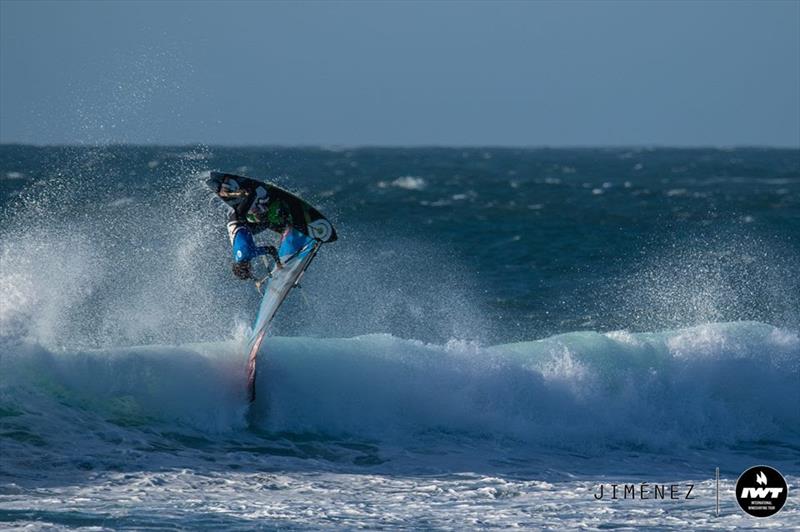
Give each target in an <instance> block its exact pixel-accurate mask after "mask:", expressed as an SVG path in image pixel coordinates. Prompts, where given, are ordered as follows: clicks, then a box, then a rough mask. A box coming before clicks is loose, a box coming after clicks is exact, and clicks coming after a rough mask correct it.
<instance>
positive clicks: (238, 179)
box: [206, 172, 337, 402]
mask: <svg viewBox="0 0 800 532" xmlns="http://www.w3.org/2000/svg"><path fill="white" fill-rule="evenodd" d="M206 184H207V185H208V186H209V187H210V188H211V190H213V191H214V193H215V194H216V195H217V197H219V198H220V199H221V200H222V201H224V202H225V203H226V204H227V205H228V206H229V207H231V208H234V209H235V208H236V206H237V204H238V202H240V201H242V200H243V197H244V196H245V195H248V194H257V195H258V197H259V198H263V201H262V203H263V205H260V206H259V207H260V209H259V210H258V212H253V213H248V226H249V228H250V230H251V232H252V233H253V234H256V233H259V232H261V231H263V230H265V229H270V230H272V231H276V232H278V233H281V234H282V238H281V244H280V247H279V249H278V256H279V259H280V264H277V265H276V266H275V267H274V268H273V269H272V271H271V272H270V275H269V276H268V277H267V279H265V280H264V281H263V282H262V283H260V285H261V288H263V290H262V294H263V297H262V299H261V304H260V306H259V308H258V314H256V318H255V321H254V322H253V327H252V331H251V334H250V338H249V340H248V343H247V395H248V398H249V400H250V402H253V401H254V400H255V397H256V367H257V359H258V351H259V349H260V348H261V344H262V343H263V341H264V337H265V336H266V335H267V332H268V331H269V326H270V324H271V323H272V320H273V318H274V317H275V313H276V312H278V309H279V308H280V306H281V304H282V303H283V302H284V300H285V299H286V297H287V296H288V295H289V292H290V291H291V290H292V288H294V287H295V286H298V284H299V281H300V278H301V277H302V276H303V273H304V272H305V271H306V269H307V268H308V266H309V264H311V261H312V260H313V259H314V256H315V255H316V254H317V252H318V251H319V248H320V246H321V245H322V244H323V243H328V242H333V241H334V240H336V238H337V235H336V230H335V229H334V228H333V224H331V223H330V221H328V219H327V218H325V216H323V215H322V213H320V212H319V211H318V210H317V209H315V208H314V207H312V206H311V205H309V204H308V203H307V202H305V201H304V200H303V199H301V198H299V197H297V196H296V195H294V194H292V193H291V192H288V191H286V190H284V189H282V188H280V187H278V186H276V185H274V184H272V183H266V182H263V181H258V180H256V179H252V178H249V177H244V176H239V175H235V174H227V173H222V172H211V177H210V178H209V179H208V181H207V182H206ZM237 191H239V192H237ZM251 214H252V216H253V217H254V218H253V219H252V220H251V219H250V216H251Z"/></svg>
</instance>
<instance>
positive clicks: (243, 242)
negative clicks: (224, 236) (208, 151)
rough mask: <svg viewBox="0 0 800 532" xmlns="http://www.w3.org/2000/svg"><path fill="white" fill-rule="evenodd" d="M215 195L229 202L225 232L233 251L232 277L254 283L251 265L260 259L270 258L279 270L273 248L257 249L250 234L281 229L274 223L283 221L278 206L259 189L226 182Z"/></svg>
mask: <svg viewBox="0 0 800 532" xmlns="http://www.w3.org/2000/svg"><path fill="white" fill-rule="evenodd" d="M218 194H219V196H220V197H221V198H229V199H231V200H232V201H230V202H229V203H230V204H231V209H230V212H229V213H228V225H227V228H228V238H229V239H230V242H231V247H232V250H233V274H234V275H235V276H236V277H238V278H239V279H243V280H247V279H253V273H252V270H251V267H250V261H251V260H253V259H254V258H256V257H260V256H262V255H269V256H270V257H272V259H273V260H274V261H275V264H276V265H278V266H280V260H279V259H278V251H277V250H276V249H275V246H257V245H256V243H255V240H254V239H253V233H256V232H259V231H260V230H261V229H263V228H265V227H266V228H274V227H275V226H276V225H278V226H279V225H281V224H280V223H275V222H280V221H281V220H285V215H284V213H283V212H282V208H281V202H279V201H275V202H270V201H269V195H268V194H267V190H266V189H265V188H264V187H262V186H256V187H240V186H239V183H237V182H236V181H235V180H225V181H224V182H223V183H222V184H221V185H220V188H219V191H218ZM270 222H272V223H270Z"/></svg>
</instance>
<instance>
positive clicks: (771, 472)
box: [736, 465, 789, 517]
mask: <svg viewBox="0 0 800 532" xmlns="http://www.w3.org/2000/svg"><path fill="white" fill-rule="evenodd" d="M788 492H789V486H788V485H787V484H786V479H785V478H783V475H781V474H780V472H778V470H777V469H774V468H772V467H769V466H765V465H760V466H754V467H751V468H750V469H748V470H747V471H745V472H744V473H742V475H741V476H740V477H739V480H738V481H737V482H736V502H738V503H739V506H740V507H741V508H742V510H744V511H745V512H747V513H748V514H749V515H752V516H753V517H769V516H771V515H774V514H776V513H778V512H779V511H780V509H781V508H783V505H784V504H786V498H787V496H788Z"/></svg>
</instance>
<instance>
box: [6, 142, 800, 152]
mask: <svg viewBox="0 0 800 532" xmlns="http://www.w3.org/2000/svg"><path fill="white" fill-rule="evenodd" d="M8 146H22V147H32V148H112V147H128V148H198V147H202V148H244V149H265V148H268V149H321V150H329V151H344V150H364V149H498V150H502V149H507V150H514V149H521V150H569V149H573V150H625V149H633V150H661V149H665V150H669V149H672V150H718V151H732V150H745V149H751V150H800V144H796V145H784V144H683V145H681V144H659V143H653V144H334V143H295V144H290V143H245V144H233V143H205V142H187V143H156V142H153V143H145V142H106V143H97V142H95V143H89V142H85V143H84V142H76V143H33V142H0V147H8Z"/></svg>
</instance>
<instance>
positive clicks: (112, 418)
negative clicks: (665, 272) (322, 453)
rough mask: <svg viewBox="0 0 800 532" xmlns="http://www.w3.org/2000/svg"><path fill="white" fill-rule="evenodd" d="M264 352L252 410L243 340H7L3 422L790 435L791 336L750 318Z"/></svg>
mask: <svg viewBox="0 0 800 532" xmlns="http://www.w3.org/2000/svg"><path fill="white" fill-rule="evenodd" d="M262 354H263V359H262V361H263V363H262V365H261V371H260V372H259V377H258V378H259V381H258V387H259V390H262V391H263V393H259V395H258V400H257V403H256V404H255V407H254V409H253V410H252V411H250V412H249V414H248V415H249V417H248V418H247V419H246V418H245V413H246V408H245V405H246V404H247V403H246V399H245V396H244V395H245V393H244V384H243V383H244V374H245V372H244V366H245V361H244V356H245V355H244V352H243V350H242V349H241V345H239V344H237V343H236V342H227V343H212V344H194V345H185V346H182V347H170V346H163V347H159V346H150V347H139V348H117V349H112V350H99V351H98V350H92V351H74V352H63V351H60V352H53V351H50V350H47V349H45V348H43V347H41V346H36V345H32V344H27V345H18V346H16V347H15V348H13V349H12V348H10V347H9V346H6V347H5V351H4V353H3V357H2V366H3V367H2V369H3V371H2V377H0V379H1V380H0V389H2V391H3V394H2V401H1V403H2V406H1V408H2V411H3V413H4V422H5V423H4V425H5V430H6V431H7V434H9V435H10V436H11V440H13V446H20V447H23V448H28V447H30V446H33V447H32V448H33V452H36V451H37V449H42V450H44V449H46V450H47V452H52V451H53V449H62V450H61V451H59V452H63V453H67V454H70V453H71V452H72V451H71V450H70V446H69V445H64V444H65V440H70V439H71V438H73V437H78V433H81V434H83V435H82V436H81V439H82V440H85V441H87V442H92V443H93V444H94V445H96V446H97V447H98V448H99V449H100V450H104V452H111V449H112V447H113V446H114V444H113V441H112V440H116V438H118V437H124V438H137V437H142V438H144V439H145V440H147V441H149V442H150V443H151V444H154V442H157V441H158V440H160V439H161V437H162V435H163V434H164V433H169V434H183V435H184V438H189V439H191V438H193V437H194V438H197V437H200V438H201V440H202V441H199V442H198V443H197V445H200V446H203V445H204V444H205V445H212V446H214V447H218V446H222V447H224V446H225V445H233V444H234V442H236V441H238V440H239V439H240V438H244V439H245V440H246V439H247V438H248V437H249V436H248V435H247V434H248V432H247V428H248V427H249V428H250V429H255V430H256V431H257V432H258V431H264V432H266V433H268V434H294V435H303V434H306V435H314V438H323V439H325V438H333V439H336V438H345V439H348V438H349V439H352V440H353V441H372V442H383V443H385V444H392V445H398V446H400V447H408V448H414V447H416V446H417V445H419V444H420V442H421V441H426V442H429V444H430V445H432V446H433V447H439V446H445V447H447V446H448V445H450V444H453V443H456V444H458V443H463V442H465V441H483V440H490V441H504V442H505V443H503V444H502V445H501V446H507V447H508V448H510V449H518V450H519V449H522V450H527V451H531V450H534V449H538V450H539V451H536V452H540V451H542V450H544V449H550V450H554V451H560V452H578V453H582V454H584V455H599V454H602V453H604V452H607V451H609V450H614V449H628V450H630V449H638V450H642V451H649V452H653V453H661V452H663V453H667V454H670V453H675V452H680V451H682V450H683V451H686V450H687V449H727V448H732V447H736V446H740V445H744V444H753V443H757V442H764V441H772V442H782V443H783V444H784V445H793V446H796V445H798V444H800V432H798V427H800V409H798V408H797V406H798V404H800V397H799V395H800V392H798V386H797V383H798V382H800V338H798V336H797V333H796V332H791V331H787V330H785V329H779V328H776V327H772V326H769V325H764V324H760V323H753V322H738V323H725V324H709V325H704V326H699V327H693V328H689V329H681V330H676V331H666V332H662V333H645V334H631V333H627V332H613V333H606V334H599V333H594V332H583V333H568V334H564V335H559V336H554V337H551V338H547V339H543V340H538V341H533V342H522V343H514V344H505V345H497V346H493V347H480V346H479V345H476V344H472V343H469V342H461V341H451V342H449V343H447V344H444V345H439V344H427V343H423V342H419V341H410V340H403V339H399V338H395V337H393V336H389V335H369V336H360V337H355V338H349V339H332V338H328V339H317V338H286V337H277V338H272V339H270V341H269V344H268V348H267V349H266V351H265V352H264V353H262ZM109 434H117V436H116V437H114V438H112V440H109V439H108V436H109ZM132 434H133V435H132ZM121 435H124V436H121ZM134 435H135V436H134ZM226 442H227V443H226ZM437 442H438V443H437ZM105 447H107V449H104V448H105ZM82 448H83V447H82ZM266 452H267V453H269V450H267V451H266ZM21 454H22V455H24V454H25V453H21Z"/></svg>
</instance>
